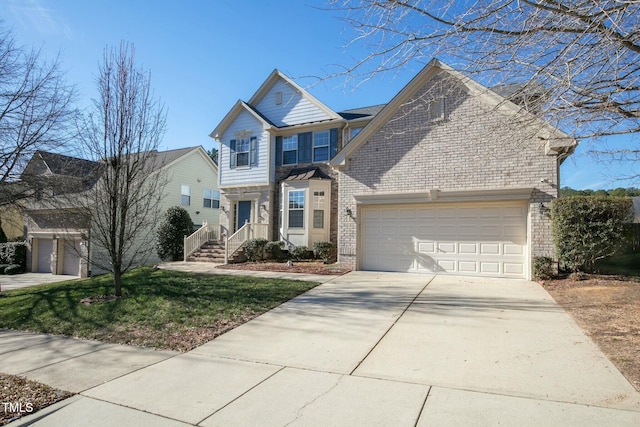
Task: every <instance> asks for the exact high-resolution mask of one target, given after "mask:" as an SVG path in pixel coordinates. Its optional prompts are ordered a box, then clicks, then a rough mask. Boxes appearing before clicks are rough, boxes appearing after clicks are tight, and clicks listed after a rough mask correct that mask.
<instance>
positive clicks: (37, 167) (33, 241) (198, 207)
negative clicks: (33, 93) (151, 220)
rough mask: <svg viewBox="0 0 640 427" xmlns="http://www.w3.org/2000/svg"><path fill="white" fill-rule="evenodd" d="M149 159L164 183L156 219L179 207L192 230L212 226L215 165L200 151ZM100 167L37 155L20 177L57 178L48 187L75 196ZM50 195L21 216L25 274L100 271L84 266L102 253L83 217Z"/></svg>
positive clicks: (90, 182) (215, 217) (159, 154)
mask: <svg viewBox="0 0 640 427" xmlns="http://www.w3.org/2000/svg"><path fill="white" fill-rule="evenodd" d="M154 161H155V163H156V164H160V165H162V168H161V171H162V173H163V177H166V180H167V184H166V186H165V188H164V192H165V194H164V197H163V198H162V200H163V202H162V204H161V206H159V207H158V211H159V212H160V216H161V215H162V213H164V212H165V211H166V210H167V209H168V208H169V207H171V206H182V207H183V208H185V209H186V210H187V211H188V212H189V215H190V216H191V218H192V220H193V222H194V224H195V225H196V227H200V226H201V225H202V224H203V223H205V222H207V223H210V224H217V223H218V221H219V218H218V206H219V199H220V194H219V191H218V184H217V182H218V176H217V165H216V164H215V163H214V162H213V161H212V160H211V158H210V157H209V156H208V155H207V153H206V151H205V150H204V149H203V148H202V147H200V146H198V147H190V148H182V149H177V150H169V151H162V152H157V154H156V156H155V160H154ZM100 167H101V163H99V162H93V161H89V160H84V159H77V158H73V157H69V156H64V155H60V154H54V153H47V152H42V151H38V152H36V153H35V154H34V156H33V158H32V159H31V160H30V162H29V164H28V165H27V167H26V168H25V172H24V174H28V175H29V176H31V177H33V176H42V177H43V178H44V179H47V180H52V179H55V180H58V181H59V182H60V185H56V186H48V187H49V188H56V189H57V190H56V191H57V192H64V193H66V194H81V193H82V192H83V191H85V190H88V189H90V188H91V187H92V186H93V185H94V184H95V183H96V181H97V179H99V176H100V172H99V171H100ZM51 197H53V198H55V197H56V194H50V193H48V194H42V195H39V198H40V201H35V202H32V203H31V209H30V210H28V211H27V214H26V218H25V224H26V226H25V229H26V236H25V237H26V238H27V240H28V242H29V243H30V246H31V249H30V251H29V252H28V255H27V268H28V270H29V271H34V272H46V273H53V274H70V275H74V276H80V277H87V276H88V275H90V274H94V275H95V274H100V273H103V272H104V271H102V270H98V269H96V268H92V266H91V263H87V259H92V258H93V257H96V256H99V254H101V253H103V252H104V251H102V250H101V248H99V247H97V245H96V244H92V242H91V222H90V220H89V218H87V217H86V215H85V216H83V213H82V212H81V211H80V210H79V209H78V208H77V206H73V202H72V201H70V200H72V199H70V198H69V197H65V199H64V200H65V202H64V203H65V205H61V203H45V202H46V200H47V199H48V198H51ZM160 220H161V217H159V218H157V219H156V221H155V224H157V223H158V222H159V221H160ZM150 232H153V230H150ZM153 253H154V257H152V258H151V259H149V260H148V262H149V263H155V262H157V261H158V259H157V257H155V251H154V252H153ZM87 257H88V258H87Z"/></svg>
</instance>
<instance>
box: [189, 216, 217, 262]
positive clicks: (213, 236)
mask: <svg viewBox="0 0 640 427" xmlns="http://www.w3.org/2000/svg"><path fill="white" fill-rule="evenodd" d="M219 230H220V226H219V225H218V224H208V223H206V222H205V223H204V224H202V227H200V228H199V229H198V230H196V231H195V232H194V233H193V234H191V235H190V236H185V237H184V261H186V260H187V258H188V257H189V255H191V254H192V253H194V252H195V251H196V250H198V249H200V247H202V245H204V244H205V243H207V242H209V241H217V240H218V238H219V237H220V231H219Z"/></svg>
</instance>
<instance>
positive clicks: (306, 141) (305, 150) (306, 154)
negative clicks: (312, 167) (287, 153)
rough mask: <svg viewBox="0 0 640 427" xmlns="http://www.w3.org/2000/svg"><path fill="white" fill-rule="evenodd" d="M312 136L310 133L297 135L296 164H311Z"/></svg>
mask: <svg viewBox="0 0 640 427" xmlns="http://www.w3.org/2000/svg"><path fill="white" fill-rule="evenodd" d="M312 145H313V134H312V133H311V132H305V133H299V134H298V163H311V150H312Z"/></svg>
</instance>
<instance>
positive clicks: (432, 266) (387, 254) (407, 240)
mask: <svg viewBox="0 0 640 427" xmlns="http://www.w3.org/2000/svg"><path fill="white" fill-rule="evenodd" d="M527 215H528V203H527V202H525V201H508V202H486V203H482V202H473V203H426V204H409V203H407V204H393V205H370V206H362V207H361V211H360V218H361V233H362V234H361V239H360V244H361V246H360V248H361V250H360V251H359V252H360V266H361V267H360V268H361V269H363V270H377V271H402V272H423V273H438V274H441V273H444V274H446V273H448V274H461V275H465V274H467V275H474V276H478V275H480V276H491V277H513V278H525V277H526V275H527V262H526V260H527V258H528V256H527Z"/></svg>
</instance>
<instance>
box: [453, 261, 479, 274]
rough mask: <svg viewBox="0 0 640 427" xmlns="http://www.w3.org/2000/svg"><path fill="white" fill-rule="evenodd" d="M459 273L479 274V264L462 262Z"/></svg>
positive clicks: (459, 264)
mask: <svg viewBox="0 0 640 427" xmlns="http://www.w3.org/2000/svg"><path fill="white" fill-rule="evenodd" d="M458 271H459V272H461V273H479V270H478V263H477V262H474V261H460V262H459V263H458Z"/></svg>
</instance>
